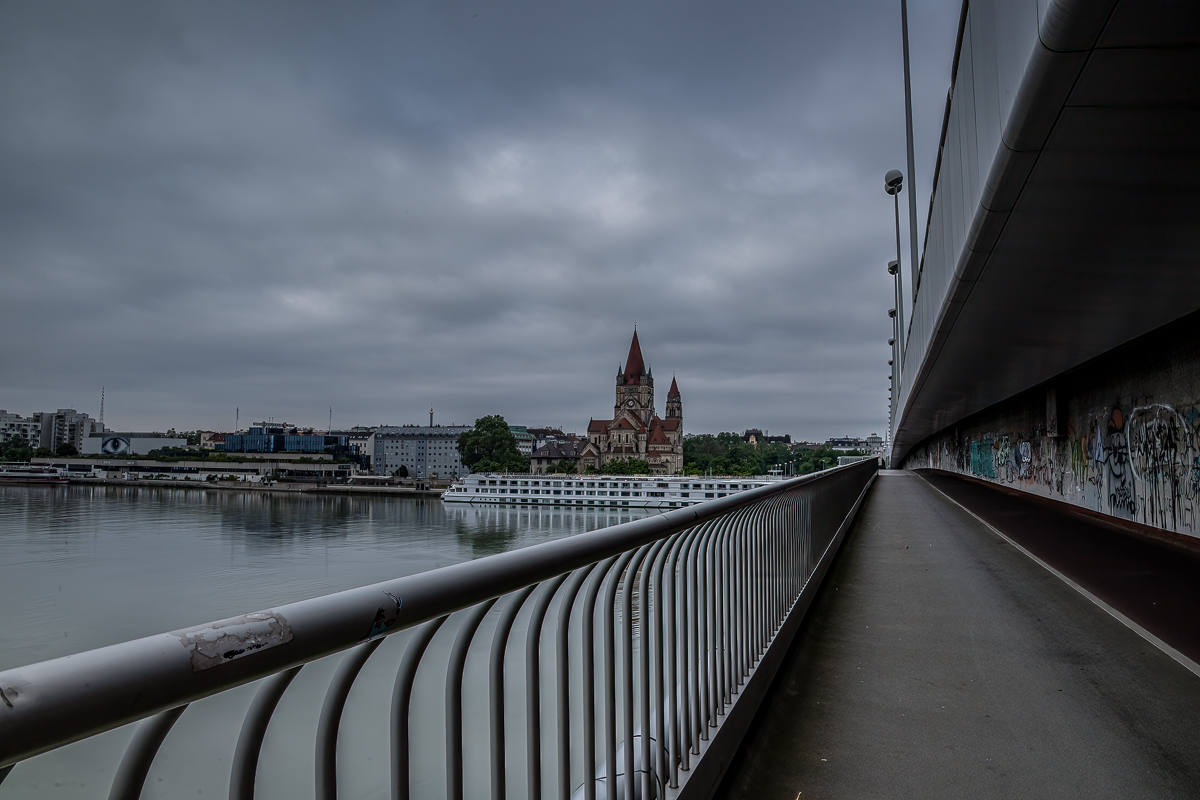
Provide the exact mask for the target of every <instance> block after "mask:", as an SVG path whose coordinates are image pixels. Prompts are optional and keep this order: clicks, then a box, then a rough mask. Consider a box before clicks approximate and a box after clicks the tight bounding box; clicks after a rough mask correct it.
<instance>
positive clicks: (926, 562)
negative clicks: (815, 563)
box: [717, 471, 1200, 800]
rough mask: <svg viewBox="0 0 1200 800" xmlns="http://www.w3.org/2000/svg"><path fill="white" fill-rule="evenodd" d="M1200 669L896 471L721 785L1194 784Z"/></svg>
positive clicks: (1164, 787) (727, 788) (878, 491)
mask: <svg viewBox="0 0 1200 800" xmlns="http://www.w3.org/2000/svg"><path fill="white" fill-rule="evenodd" d="M1198 741H1200V678H1197V676H1196V675H1194V674H1193V673H1191V672H1190V671H1188V670H1187V669H1186V668H1184V667H1183V666H1181V665H1180V664H1179V663H1178V662H1176V661H1174V660H1172V659H1171V658H1170V657H1169V656H1168V655H1166V654H1165V653H1163V652H1162V651H1161V650H1159V649H1158V648H1156V647H1155V646H1153V645H1152V644H1150V643H1149V642H1148V641H1147V640H1146V639H1144V638H1142V637H1141V636H1139V635H1137V634H1136V633H1135V632H1134V631H1132V630H1131V629H1130V628H1128V627H1126V626H1125V625H1123V624H1122V623H1121V622H1119V621H1118V620H1117V619H1115V618H1114V617H1113V616H1111V615H1110V614H1108V613H1107V612H1106V611H1104V610H1103V609H1101V608H1100V607H1098V606H1097V605H1095V604H1094V603H1093V602H1091V601H1090V600H1088V599H1087V598H1086V597H1084V596H1083V595H1082V594H1080V593H1079V592H1078V591H1076V590H1075V589H1073V588H1072V587H1071V586H1070V585H1068V584H1067V583H1065V582H1064V581H1063V580H1061V579H1060V578H1058V577H1057V576H1055V575H1054V574H1053V573H1051V572H1049V571H1048V570H1046V569H1045V568H1044V567H1042V566H1041V565H1039V564H1038V563H1036V562H1035V561H1033V560H1031V559H1030V558H1029V557H1028V556H1026V555H1025V554H1023V553H1021V552H1020V551H1018V550H1017V549H1015V548H1014V547H1013V546H1012V545H1010V544H1009V543H1008V542H1006V541H1005V540H1004V539H1002V538H1000V537H999V536H997V535H996V533H995V532H993V531H992V530H991V529H989V528H988V527H987V526H986V525H984V524H983V523H981V522H980V521H979V520H978V519H976V518H975V517H974V516H972V515H971V514H970V513H968V512H967V511H965V510H964V509H962V508H961V507H959V506H958V505H956V504H954V503H953V502H951V501H950V500H948V499H947V498H946V497H945V496H944V495H942V494H941V493H940V492H938V491H937V490H935V489H934V488H933V486H931V485H930V484H929V483H928V482H927V481H925V480H924V479H923V478H921V477H919V476H917V475H915V474H912V473H904V472H890V471H884V472H882V473H881V474H880V477H879V479H878V480H877V481H876V483H875V486H874V488H873V489H872V490H871V492H870V494H869V495H868V497H867V499H866V502H865V503H864V504H863V508H862V510H861V511H860V513H859V517H858V519H857V520H856V522H855V525H854V527H853V528H852V530H851V532H850V534H849V535H848V536H847V539H846V541H845V543H844V545H843V548H842V552H841V554H840V555H839V557H838V560H837V561H836V562H835V564H834V566H833V569H832V570H831V571H830V574H829V576H828V578H827V580H826V583H825V586H824V587H823V588H822V590H821V593H820V595H819V596H818V599H817V601H816V603H815V604H814V606H813V608H812V610H811V611H810V615H809V619H808V620H807V621H806V623H805V625H804V628H803V629H802V631H801V633H800V635H799V636H797V639H796V642H795V644H794V645H793V647H792V650H791V652H790V653H789V655H788V659H787V661H786V662H785V664H784V665H783V667H782V669H781V671H780V674H779V677H778V678H777V680H776V685H775V687H774V690H773V692H772V694H771V696H769V697H768V699H767V701H766V702H765V703H764V706H763V709H762V711H760V714H759V719H758V720H757V721H756V723H755V726H754V728H753V729H752V730H751V732H750V734H749V736H748V737H747V739H746V742H745V743H744V745H743V748H742V751H741V752H740V753H739V755H738V757H737V759H736V760H735V761H734V763H733V764H732V765H731V767H730V770H729V773H728V774H727V776H726V780H725V782H724V784H723V785H722V786H721V788H720V790H719V792H718V794H717V796H718V797H724V798H754V799H755V800H759V799H761V800H773V798H779V799H780V800H794V799H795V798H799V799H800V800H805V799H806V798H838V799H839V800H844V799H845V798H889V800H894V799H896V798H941V797H945V798H963V797H970V798H993V797H994V798H1012V797H1037V798H1044V797H1087V798H1098V797H1120V798H1140V797H1144V798H1176V797H1177V798H1195V797H1198V796H1200V745H1198Z"/></svg>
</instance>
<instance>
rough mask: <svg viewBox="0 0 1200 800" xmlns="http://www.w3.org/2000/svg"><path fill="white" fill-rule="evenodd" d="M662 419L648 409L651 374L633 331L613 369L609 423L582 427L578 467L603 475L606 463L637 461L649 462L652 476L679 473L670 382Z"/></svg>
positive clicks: (678, 433)
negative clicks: (613, 394) (625, 351)
mask: <svg viewBox="0 0 1200 800" xmlns="http://www.w3.org/2000/svg"><path fill="white" fill-rule="evenodd" d="M665 413H666V418H665V419H664V418H662V417H659V416H658V414H657V413H655V411H654V373H653V371H652V370H650V369H648V368H647V367H646V363H645V361H644V360H643V359H642V346H641V344H640V343H639V342H638V335H637V329H636V328H635V329H634V331H633V342H632V343H631V344H630V345H629V356H628V357H627V358H626V359H625V367H624V369H622V368H621V366H620V365H618V366H617V397H616V402H615V403H614V404H613V416H612V419H593V420H592V421H591V422H589V423H588V430H587V439H588V440H587V444H586V445H584V447H583V450H582V451H581V452H580V457H579V467H580V469H581V470H582V469H586V468H588V467H592V468H593V469H596V470H598V471H600V472H604V466H605V465H606V464H608V463H609V462H610V461H613V460H616V459H625V458H638V459H642V460H644V461H647V462H649V464H650V472H651V474H654V475H678V474H680V473H682V472H683V401H682V399H681V398H680V396H679V386H678V385H677V384H676V383H675V378H674V377H672V378H671V390H670V391H668V392H667V405H666V409H665Z"/></svg>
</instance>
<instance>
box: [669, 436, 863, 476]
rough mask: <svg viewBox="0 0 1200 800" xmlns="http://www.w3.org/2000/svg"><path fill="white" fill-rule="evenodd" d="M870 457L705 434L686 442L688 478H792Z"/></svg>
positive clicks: (852, 452) (781, 443)
mask: <svg viewBox="0 0 1200 800" xmlns="http://www.w3.org/2000/svg"><path fill="white" fill-rule="evenodd" d="M856 455H866V454H865V453H862V452H860V451H858V450H850V451H847V450H835V449H833V448H832V447H817V448H815V449H807V448H806V449H803V450H792V448H791V447H790V446H788V445H786V444H784V443H783V442H772V443H771V444H766V443H760V442H753V443H751V442H747V441H743V440H742V437H741V436H738V435H737V434H736V433H728V432H725V433H718V434H716V435H715V436H714V435H713V434H711V433H702V434H700V435H698V436H693V437H691V438H690V439H685V440H684V442H683V471H684V474H685V475H705V474H709V475H766V474H767V473H768V472H769V471H770V470H771V469H773V468H774V469H780V470H783V471H784V472H785V473H787V474H789V475H807V474H809V473H810V472H817V471H818V470H822V469H828V468H829V467H834V466H837V463H838V456H856Z"/></svg>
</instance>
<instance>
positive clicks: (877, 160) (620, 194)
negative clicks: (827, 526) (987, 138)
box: [0, 0, 958, 438]
mask: <svg viewBox="0 0 1200 800" xmlns="http://www.w3.org/2000/svg"><path fill="white" fill-rule="evenodd" d="M249 5H250V4H241V5H239V4H229V5H223V6H222V5H213V4H204V5H203V6H201V5H199V4H187V5H184V4H178V5H163V4H147V5H127V6H122V7H120V8H119V9H118V8H115V7H111V6H105V7H103V8H102V7H100V6H98V5H94V4H80V5H78V6H70V5H66V4H55V3H45V4H25V5H23V6H18V5H15V4H14V5H10V6H8V7H7V8H6V9H5V10H4V11H2V12H0V118H2V119H3V120H4V123H3V124H0V166H2V168H3V177H4V180H3V181H0V263H3V269H4V284H3V286H4V288H3V293H2V294H0V320H2V321H0V334H3V337H4V340H5V341H6V342H9V343H12V345H13V346H10V347H6V348H4V350H3V352H4V356H3V358H4V359H5V364H4V368H5V374H6V375H8V376H9V380H7V381H6V385H5V389H4V392H3V393H2V396H0V407H5V408H8V409H9V410H12V411H19V412H21V413H30V412H32V411H34V410H41V409H46V408H54V407H58V406H68V405H74V406H76V407H79V408H82V409H87V410H90V411H92V412H93V413H94V412H95V411H96V410H97V409H96V406H97V405H98V395H99V387H100V385H101V384H105V385H107V387H108V397H109V402H108V419H107V421H108V422H109V423H110V425H116V426H119V427H126V428H129V427H133V428H148V427H167V426H175V427H216V428H223V427H229V426H230V425H231V424H232V411H233V407H234V406H239V407H240V408H241V409H242V417H241V419H242V421H243V422H245V421H246V420H247V419H258V418H264V417H266V416H268V415H270V416H273V417H275V418H276V419H281V418H286V419H288V420H291V421H294V422H297V423H300V424H319V423H321V422H322V421H323V420H324V419H325V415H326V414H327V409H328V407H329V406H330V405H333V406H334V409H335V419H334V422H335V424H343V425H349V424H376V423H381V422H391V423H401V422H409V421H419V420H420V419H421V418H422V417H423V414H424V413H425V412H426V410H427V407H428V403H430V402H433V403H434V404H435V405H436V406H437V407H438V409H439V420H441V421H444V422H450V421H469V420H471V419H474V417H476V416H480V415H483V414H487V413H496V412H499V413H503V414H505V415H506V416H507V417H508V418H509V419H510V421H513V422H520V423H526V424H530V425H533V424H542V423H549V424H562V425H565V426H567V427H568V429H571V428H581V427H582V426H583V425H584V424H585V423H586V420H587V417H588V416H589V415H594V416H603V415H604V414H605V413H606V409H607V408H608V406H609V403H610V398H611V382H612V376H613V375H614V374H615V372H616V368H617V362H618V361H619V360H621V359H623V358H624V355H625V349H626V348H627V346H628V338H629V334H630V331H631V328H632V324H633V322H634V320H636V321H637V322H638V327H639V331H640V332H641V336H642V342H643V347H644V350H645V353H646V356H647V358H648V360H649V361H650V362H651V364H652V365H653V366H654V368H655V371H656V377H657V378H659V380H660V381H664V380H669V377H670V374H671V372H672V371H674V372H676V373H677V374H678V376H679V382H680V386H681V389H682V391H683V393H684V403H685V414H686V419H687V427H688V428H689V429H690V430H693V431H703V430H712V431H715V430H721V429H738V430H740V429H742V428H745V427H748V426H758V427H766V428H768V429H770V430H772V431H779V432H784V431H790V432H792V433H793V434H795V435H798V436H802V437H808V438H817V437H819V438H824V437H826V436H829V435H833V434H838V433H858V434H865V433H868V432H870V431H871V430H876V431H882V428H883V426H884V420H885V419H886V407H885V402H886V392H887V367H886V360H887V357H888V351H887V347H886V344H885V342H886V339H887V337H888V335H889V322H888V319H887V317H886V314H885V313H884V312H885V310H886V309H887V308H888V307H889V306H890V305H891V304H892V303H891V284H890V281H889V280H888V278H887V275H886V273H885V272H884V270H883V264H885V263H886V261H887V260H888V259H889V258H890V257H891V255H890V254H891V253H892V251H893V249H894V243H893V239H892V236H893V233H892V219H891V207H890V203H889V201H888V198H887V197H886V196H885V195H884V194H883V192H882V190H881V188H880V184H881V176H882V174H883V172H884V171H885V170H886V169H888V168H891V167H901V168H903V159H904V141H903V105H902V95H901V82H900V70H899V63H900V52H899V50H900V48H899V36H898V31H897V28H898V11H897V9H896V8H893V4H892V3H890V2H873V1H872V2H868V1H867V0H859V1H858V2H846V3H839V4H832V5H826V4H813V3H810V4H795V3H793V4H784V3H748V4H740V5H738V6H736V7H734V6H729V5H728V4H719V3H704V4H698V3H655V4H619V5H618V4H607V5H603V4H593V5H591V6H587V7H585V6H582V5H579V4H562V3H504V4H497V3H489V4H465V3H393V4H383V3H362V4H356V5H354V6H346V7H341V8H334V7H331V6H326V5H323V4H315V5H312V6H302V5H300V4H295V3H288V4H279V5H265V4H255V5H254V6H253V7H249ZM957 13H958V4H957V3H956V2H952V0H939V2H933V1H932V0H930V2H927V3H919V2H914V3H913V4H912V8H911V9H910V14H911V18H912V26H913V38H914V48H913V50H914V81H915V84H916V109H915V111H916V120H917V142H918V148H917V149H918V165H919V167H920V168H921V169H922V170H924V174H921V173H920V171H919V174H918V182H919V189H923V190H924V192H925V196H923V197H922V196H920V195H921V193H920V192H919V199H920V203H919V207H920V208H921V209H922V212H921V213H922V222H923V214H924V206H925V203H926V202H927V192H928V185H929V179H930V176H929V174H928V173H929V170H930V169H931V167H932V160H933V155H934V152H935V149H936V137H937V133H938V125H939V123H940V114H941V104H942V102H943V101H944V93H945V89H946V86H947V85H948V81H949V58H950V53H951V50H952V48H953V36H954V31H955V23H956V20H957ZM905 252H907V250H905ZM13 376H20V377H19V379H14V377H13ZM665 385H666V384H664V386H665Z"/></svg>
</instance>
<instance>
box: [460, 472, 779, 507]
mask: <svg viewBox="0 0 1200 800" xmlns="http://www.w3.org/2000/svg"><path fill="white" fill-rule="evenodd" d="M779 479H780V478H779V477H778V476H775V475H772V476H767V477H764V476H761V475H758V476H754V477H741V476H737V475H734V476H724V477H696V476H684V475H673V476H672V475H660V476H653V475H652V476H645V475H561V474H560V475H507V474H505V475H500V474H494V473H475V472H473V473H471V474H470V475H467V476H466V477H465V478H462V479H461V480H459V481H457V482H456V483H455V484H454V485H452V486H451V487H450V488H449V489H448V490H447V491H446V492H445V493H444V494H443V495H442V500H443V501H444V502H447V503H506V504H518V505H553V506H572V507H581V508H583V509H586V508H587V507H589V506H591V507H593V508H594V507H597V506H602V507H604V508H613V507H616V508H682V507H684V506H694V505H696V504H697V503H703V502H704V501H706V500H715V499H716V498H718V497H726V496H728V495H731V494H736V493H737V492H744V491H746V490H747V489H754V488H756V487H759V486H765V485H766V484H768V483H772V482H774V481H777V480H779Z"/></svg>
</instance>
